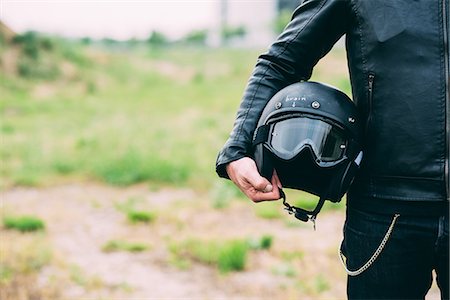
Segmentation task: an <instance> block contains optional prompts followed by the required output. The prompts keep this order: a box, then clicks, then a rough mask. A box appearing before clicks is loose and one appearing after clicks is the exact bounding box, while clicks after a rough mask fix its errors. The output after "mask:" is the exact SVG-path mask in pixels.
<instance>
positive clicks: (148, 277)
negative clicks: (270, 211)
mask: <svg viewBox="0 0 450 300" xmlns="http://www.w3.org/2000/svg"><path fill="white" fill-rule="evenodd" d="M133 199H134V200H133ZM130 201H134V202H135V203H138V204H139V205H140V206H141V207H145V208H147V209H151V210H154V211H156V212H157V219H156V221H155V222H153V223H152V224H150V225H132V224H130V223H129V222H128V221H127V219H126V217H125V215H124V214H123V212H122V211H121V210H120V209H118V207H120V205H124V204H126V203H130ZM2 210H3V211H4V212H5V214H32V215H35V216H39V217H40V218H42V219H43V220H45V223H46V226H47V230H46V232H47V235H48V238H49V241H50V242H51V247H52V249H53V253H54V255H55V256H56V257H57V258H58V261H61V262H62V263H59V264H53V265H52V266H51V267H48V268H46V269H45V270H44V271H43V272H42V275H41V276H42V277H44V278H43V279H42V278H41V280H44V281H45V277H47V278H50V277H56V278H68V280H65V281H64V288H63V289H62V293H63V296H64V299H88V298H89V299H169V298H170V299H176V298H178V299H180V298H183V299H231V298H232V299H239V298H246V299H248V298H253V299H262V298H263V299H344V298H345V273H344V272H343V270H342V267H341V266H340V265H339V262H338V259H337V254H336V251H337V248H338V246H339V243H340V239H341V228H342V224H343V221H344V216H343V213H342V212H327V213H324V214H323V215H321V216H320V219H319V222H318V226H317V231H316V232H314V231H313V230H312V229H311V227H310V226H305V225H298V224H297V225H295V224H293V223H287V222H286V220H287V216H283V218H280V219H276V220H267V219H261V218H258V217H257V216H256V215H255V213H254V211H253V209H252V204H250V203H247V202H241V201H235V202H233V203H232V205H231V206H230V207H228V208H225V209H221V210H218V209H214V208H212V207H211V204H210V202H208V199H207V197H206V196H204V195H199V194H196V193H195V192H194V191H192V190H189V189H179V190H173V189H161V190H158V191H151V190H149V189H148V188H147V187H146V186H138V187H132V188H112V187H106V186H99V185H91V184H73V185H64V186H58V187H51V188H40V189H23V188H18V189H13V190H9V191H7V192H3V194H2ZM262 234H265V235H271V236H273V237H274V243H273V247H272V248H271V249H270V250H269V251H258V252H252V253H251V254H250V256H249V259H248V263H247V267H246V270H245V271H243V272H233V273H228V274H220V273H219V272H218V271H217V270H216V269H215V268H213V267H211V266H207V265H205V264H201V263H193V264H192V265H191V266H190V267H189V268H187V269H180V268H177V267H176V266H174V265H173V264H171V263H170V260H171V258H170V251H169V250H168V249H169V247H170V246H169V245H170V244H171V243H173V242H177V241H183V240H186V239H189V238H196V239H205V240H211V239H224V240H227V239H236V238H248V237H258V236H261V235H262ZM125 239H126V240H129V241H138V242H142V243H145V244H147V245H149V250H148V251H144V252H141V253H130V252H113V253H106V252H104V251H102V247H103V246H104V245H105V243H107V242H108V241H110V240H125ZM293 253H300V254H301V255H299V257H300V258H299V259H297V260H295V259H291V260H288V259H286V256H288V255H292V254H293ZM290 268H291V269H292V270H291V269H290ZM290 270H291V271H290ZM288 271H289V272H288ZM438 298H439V297H438V293H437V291H436V289H435V288H434V289H433V290H432V291H431V292H430V294H429V296H428V298H427V299H438Z"/></svg>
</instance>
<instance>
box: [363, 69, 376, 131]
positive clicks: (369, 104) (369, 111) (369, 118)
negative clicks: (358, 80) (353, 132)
mask: <svg viewBox="0 0 450 300" xmlns="http://www.w3.org/2000/svg"><path fill="white" fill-rule="evenodd" d="M374 80H375V75H374V74H373V73H369V76H368V86H369V89H368V99H367V101H368V102H367V120H366V128H365V133H366V135H367V134H368V132H369V125H370V123H371V122H372V99H373V82H374Z"/></svg>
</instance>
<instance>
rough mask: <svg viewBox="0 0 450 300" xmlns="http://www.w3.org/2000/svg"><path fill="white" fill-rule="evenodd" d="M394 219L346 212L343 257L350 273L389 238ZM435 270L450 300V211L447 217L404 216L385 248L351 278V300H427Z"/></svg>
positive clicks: (445, 294)
mask: <svg viewBox="0 0 450 300" xmlns="http://www.w3.org/2000/svg"><path fill="white" fill-rule="evenodd" d="M392 219H393V215H386V214H374V213H369V212H362V211H359V210H356V209H354V208H347V219H346V222H345V227H344V240H343V243H342V252H343V253H344V255H345V256H346V257H347V266H348V269H349V270H351V271H353V270H356V269H358V268H360V267H361V266H362V265H364V264H365V263H366V262H367V260H368V259H369V258H370V257H371V256H372V254H373V253H374V251H375V250H376V249H377V247H378V246H379V244H380V242H381V240H382V239H383V237H384V236H385V234H386V232H387V230H388V228H389V226H390V224H391V222H392ZM432 270H435V272H436V274H437V284H438V286H439V288H440V291H441V298H442V299H449V240H448V212H447V213H445V215H444V216H436V217H422V216H405V215H400V216H399V217H398V218H397V221H396V224H395V225H394V229H393V231H392V234H391V236H390V238H389V240H388V242H387V243H386V246H385V248H384V249H383V251H382V252H381V254H380V255H379V257H378V258H377V259H376V260H375V262H374V263H373V264H372V265H371V266H370V267H369V268H368V269H367V270H366V271H364V272H363V273H362V274H360V275H357V276H348V281H347V295H348V298H349V299H424V297H425V295H426V294H427V292H428V290H429V289H430V287H431V284H432Z"/></svg>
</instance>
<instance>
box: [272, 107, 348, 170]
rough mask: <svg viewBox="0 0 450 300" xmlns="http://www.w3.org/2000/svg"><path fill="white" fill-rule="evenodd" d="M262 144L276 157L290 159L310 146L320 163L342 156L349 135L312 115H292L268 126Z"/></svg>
mask: <svg viewBox="0 0 450 300" xmlns="http://www.w3.org/2000/svg"><path fill="white" fill-rule="evenodd" d="M265 145H266V146H267V147H269V148H270V150H271V151H272V152H273V153H274V154H275V155H276V156H278V157H279V158H282V159H284V160H291V159H293V158H294V157H296V156H297V155H298V154H299V153H300V152H302V151H303V150H304V149H306V148H309V149H310V151H311V152H312V153H313V155H314V156H315V161H316V163H317V164H318V165H320V166H327V165H328V166H331V165H335V164H336V163H339V162H340V161H342V160H343V159H345V154H346V149H347V146H348V138H347V137H346V136H345V134H344V132H343V130H341V129H339V128H337V127H336V126H334V125H332V124H330V123H328V122H326V121H324V120H322V119H315V118H311V117H305V116H301V117H292V118H288V119H284V120H280V121H277V122H274V123H272V124H271V125H270V129H269V132H268V139H267V140H266V143H265Z"/></svg>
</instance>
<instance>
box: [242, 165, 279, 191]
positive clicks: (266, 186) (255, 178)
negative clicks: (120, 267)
mask: <svg viewBox="0 0 450 300" xmlns="http://www.w3.org/2000/svg"><path fill="white" fill-rule="evenodd" d="M247 181H248V182H249V183H250V184H251V185H252V186H253V187H254V188H255V189H256V190H258V191H261V192H265V193H268V192H271V191H272V189H273V187H272V184H270V182H269V181H268V180H267V179H266V178H264V177H262V176H261V175H259V173H258V171H257V170H256V169H255V170H254V172H250V173H249V174H248V176H247Z"/></svg>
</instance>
